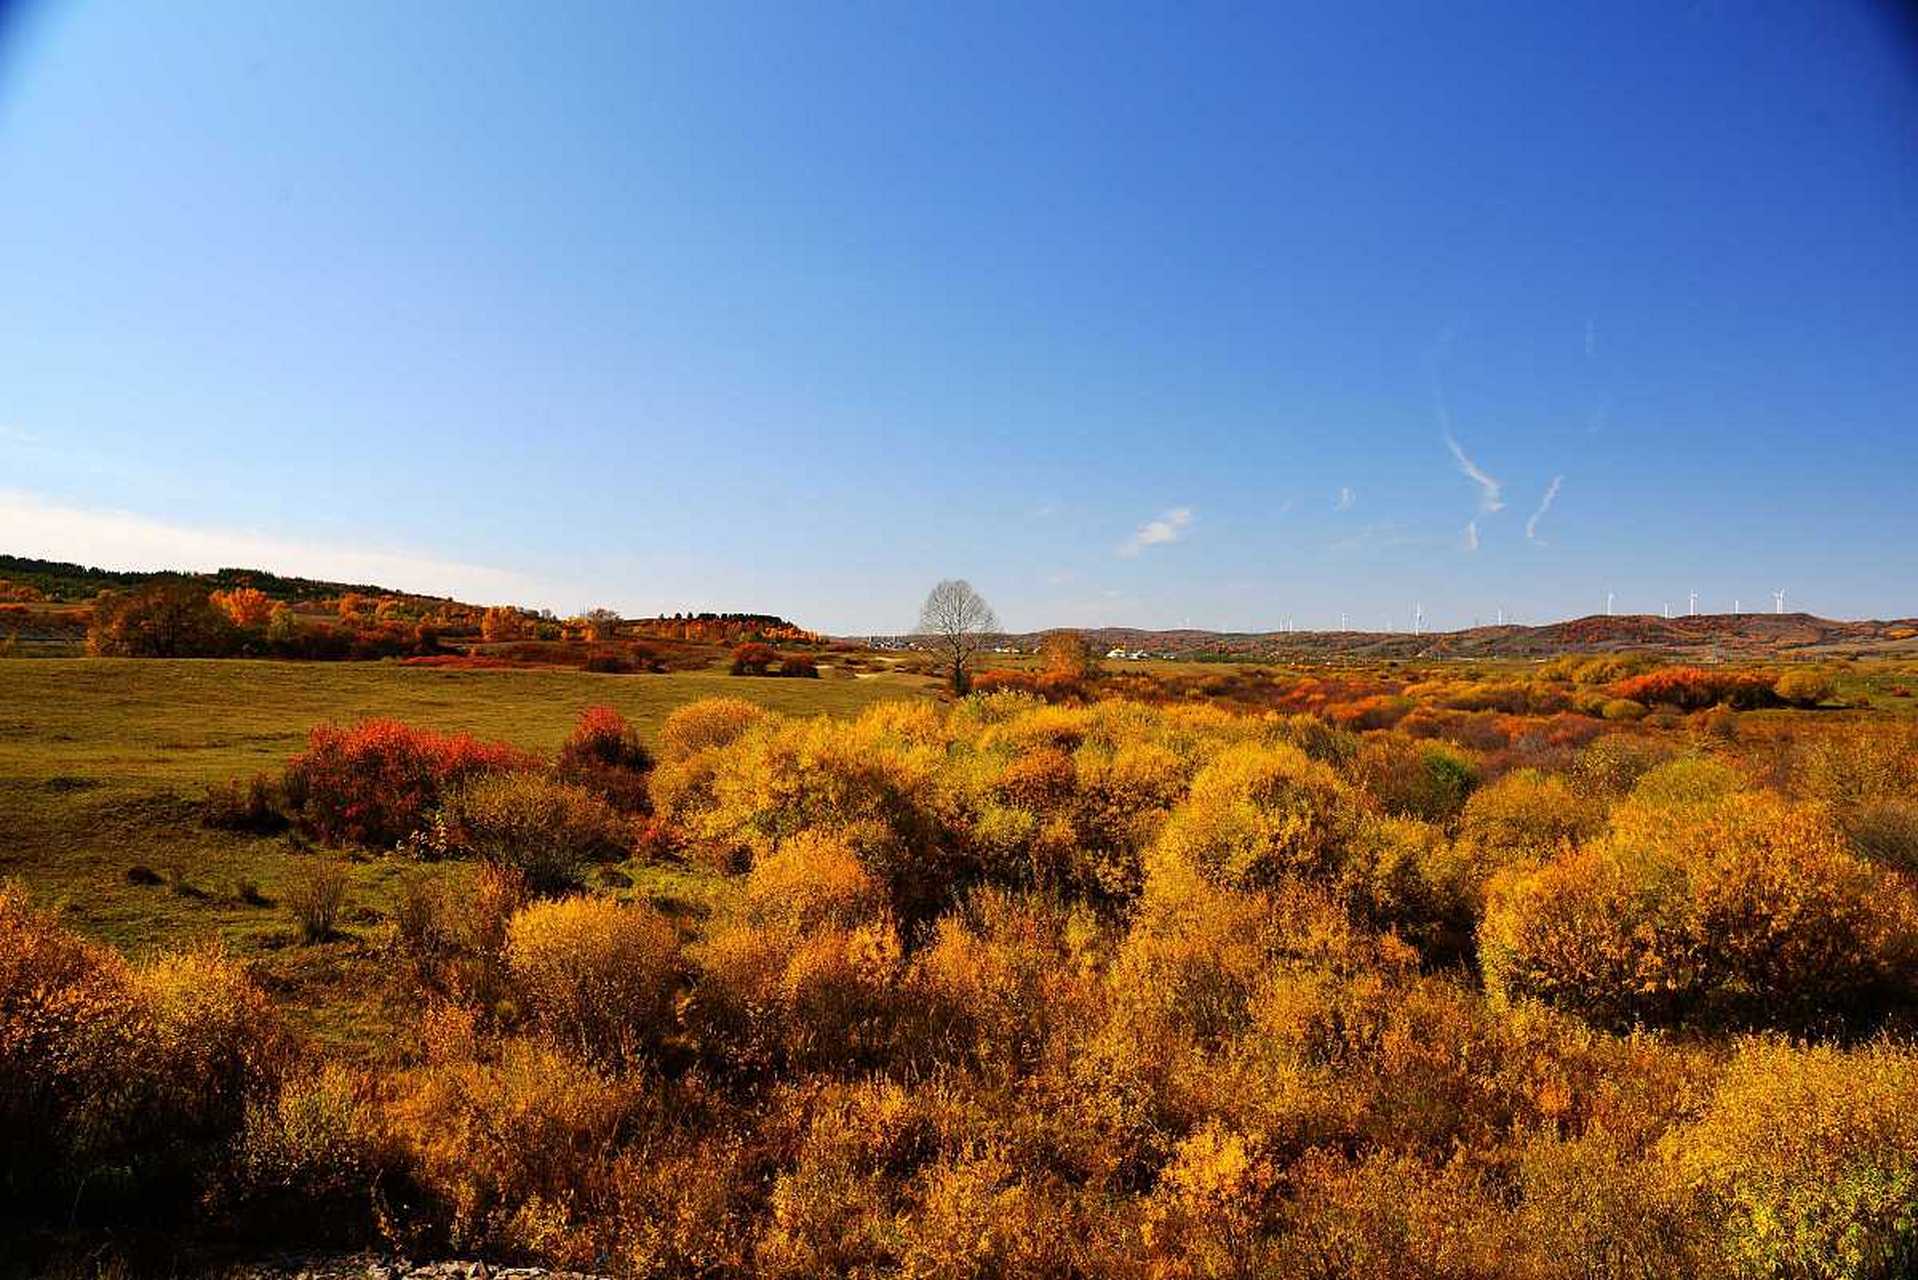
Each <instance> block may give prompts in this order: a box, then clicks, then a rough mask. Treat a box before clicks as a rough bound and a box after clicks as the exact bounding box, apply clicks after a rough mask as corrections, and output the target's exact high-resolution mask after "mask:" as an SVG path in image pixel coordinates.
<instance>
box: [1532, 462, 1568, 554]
mask: <svg viewBox="0 0 1918 1280" xmlns="http://www.w3.org/2000/svg"><path fill="white" fill-rule="evenodd" d="M1564 483H1565V477H1564V476H1553V477H1552V482H1551V483H1550V484H1548V485H1546V486H1545V496H1544V497H1543V498H1541V499H1539V503H1538V510H1536V511H1534V512H1533V513H1532V518H1531V519H1529V520H1527V521H1526V522H1525V536H1526V538H1528V539H1529V540H1531V541H1533V542H1537V541H1538V540H1539V538H1538V522H1539V521H1540V520H1542V519H1544V518H1545V513H1546V512H1547V511H1550V510H1551V509H1552V500H1553V499H1555V498H1557V497H1558V487H1559V486H1560V485H1562V484H1564Z"/></svg>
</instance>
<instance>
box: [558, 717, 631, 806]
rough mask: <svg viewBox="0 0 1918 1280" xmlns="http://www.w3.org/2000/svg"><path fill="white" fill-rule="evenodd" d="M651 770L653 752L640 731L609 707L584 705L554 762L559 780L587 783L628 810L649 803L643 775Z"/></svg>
mask: <svg viewBox="0 0 1918 1280" xmlns="http://www.w3.org/2000/svg"><path fill="white" fill-rule="evenodd" d="M652 769H653V757H652V754H651V753H650V752H648V751H647V750H646V747H645V744H644V743H642V742H640V740H639V733H638V731H637V730H635V729H634V728H633V726H632V725H631V724H629V723H627V720H626V717H625V716H622V715H621V714H619V712H617V711H615V710H613V709H612V708H611V707H588V708H587V709H586V710H585V711H584V712H583V713H581V715H580V717H579V723H577V724H575V725H574V726H573V732H572V734H571V735H570V736H569V737H568V738H567V739H566V744H565V745H564V746H562V747H561V748H560V749H559V759H558V760H556V761H555V762H554V764H553V772H554V774H555V775H556V776H557V777H558V778H559V780H560V781H562V782H571V783H574V784H576V785H578V786H582V787H585V788H586V789H587V790H588V791H591V792H593V793H594V794H596V795H598V796H600V797H601V798H602V799H604V800H605V801H606V802H607V803H608V804H611V805H612V806H613V807H614V808H616V809H620V810H623V811H625V812H627V813H644V812H646V811H647V809H648V808H649V807H650V801H649V799H648V796H647V790H646V776H647V775H648V774H649V773H651V772H652Z"/></svg>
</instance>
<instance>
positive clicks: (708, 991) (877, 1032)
mask: <svg viewBox="0 0 1918 1280" xmlns="http://www.w3.org/2000/svg"><path fill="white" fill-rule="evenodd" d="M694 959H695V961H696V963H697V966H698V970H699V980H698V983H697V985H696V987H695V989H694V991H693V998H692V1003H691V1005H690V1007H689V1009H688V1020H689V1023H690V1024H691V1027H692V1030H693V1033H694V1036H695V1039H696V1040H697V1041H698V1044H699V1047H700V1048H701V1050H702V1051H703V1052H704V1054H705V1055H706V1057H707V1059H708V1060H709V1061H710V1062H712V1063H713V1064H714V1065H715V1066H716V1067H719V1068H722V1069H727V1070H736V1071H746V1072H760V1073H764V1072H768V1071H772V1070H776V1069H778V1068H780V1067H784V1066H794V1067H805V1066H829V1065H844V1064H858V1063H870V1062H873V1061H877V1060H880V1059H882V1058H883V1057H884V1056H885V1053H886V1051H887V1050H888V1048H889V1047H890V1043H891V1038H892V1028H893V1017H894V1014H895V1012H896V1009H897V998H896V997H897V994H898V989H899V980H900V977H901V973H902V969H901V964H902V955H901V951H900V947H899V939H898V934H897V930H896V928H895V926H894V924H893V922H892V920H891V918H890V917H888V916H882V917H880V918H879V919H877V920H873V921H871V922H869V923H866V924H862V925H860V926H858V927H857V928H851V929H848V928H844V927H841V926H837V925H832V924H821V925H819V926H817V927H815V928H813V929H811V930H808V931H801V930H799V929H797V928H794V927H791V926H789V925H778V924H770V925H756V924H754V923H753V922H751V921H750V920H742V921H738V922H736V923H733V924H731V925H728V926H725V927H722V928H720V929H718V930H716V931H715V932H714V933H713V934H712V935H711V936H709V937H708V938H707V939H705V941H703V942H702V943H701V944H700V946H699V947H698V948H697V950H696V951H695V953H694Z"/></svg>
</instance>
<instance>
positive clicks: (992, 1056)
mask: <svg viewBox="0 0 1918 1280" xmlns="http://www.w3.org/2000/svg"><path fill="white" fill-rule="evenodd" d="M1102 942H1103V935H1102V932H1101V930H1100V929H1099V927H1098V926H1097V925H1096V924H1094V923H1093V922H1092V921H1091V920H1090V919H1089V917H1088V916H1087V915H1086V914H1085V913H1084V912H1083V909H1081V911H1080V912H1079V913H1076V914H1075V913H1071V912H1068V911H1067V910H1065V909H1063V908H1062V907H1060V906H1058V905H1057V904H1056V903H1055V902H1053V901H1051V900H1048V899H1046V898H1043V897H1038V896H1028V897H1022V898H1021V897H1013V896H1011V895H1009V894H1007V893H1004V892H1002V891H999V890H982V891H980V892H979V893H977V894H975V895H974V896H973V897H972V899H971V900H970V901H968V902H967V904H966V907H965V909H964V910H963V911H959V912H954V913H952V914H950V915H947V916H945V917H943V918H942V919H941V920H940V921H939V924H938V927H937V929H936V930H935V932H934V934H933V937H932V941H931V942H930V943H929V944H928V945H927V946H926V947H925V948H924V949H923V950H922V951H921V952H920V953H919V955H918V956H917V957H916V958H915V962H914V966H913V997H912V1007H913V1009H914V1011H915V1012H916V1013H918V1014H919V1015H921V1016H922V1017H924V1018H925V1019H926V1020H927V1021H928V1022H929V1023H930V1024H931V1025H930V1026H929V1027H928V1028H927V1031H926V1038H927V1039H928V1040H929V1042H930V1043H929V1044H928V1045H926V1046H925V1048H926V1049H927V1050H928V1053H927V1056H932V1053H931V1052H930V1051H931V1050H934V1049H936V1050H938V1056H941V1057H944V1058H947V1059H951V1058H955V1057H961V1058H967V1059H970V1060H972V1061H974V1062H983V1063H993V1064H996V1065H1001V1066H1009V1067H1013V1068H1017V1069H1023V1070H1030V1069H1032V1068H1034V1067H1036V1066H1037V1065H1038V1063H1039V1061H1040V1059H1041V1057H1042V1056H1043V1055H1044V1054H1045V1053H1046V1051H1047V1050H1048V1048H1051V1049H1054V1050H1063V1049H1064V1048H1065V1046H1067V1045H1069V1044H1071V1043H1073V1042H1074V1041H1075V1040H1076V1038H1077V1035H1078V1034H1079V1033H1081V1032H1083V1031H1084V1030H1085V1029H1086V1028H1087V1027H1088V1026H1089V1024H1090V1022H1091V1020H1092V1019H1093V1018H1094V1017H1095V1016H1096V1013H1097V1008H1098V1003H1099V996H1098V990H1099V984H1098V978H1097V967H1098V952H1099V948H1100V946H1101V944H1102Z"/></svg>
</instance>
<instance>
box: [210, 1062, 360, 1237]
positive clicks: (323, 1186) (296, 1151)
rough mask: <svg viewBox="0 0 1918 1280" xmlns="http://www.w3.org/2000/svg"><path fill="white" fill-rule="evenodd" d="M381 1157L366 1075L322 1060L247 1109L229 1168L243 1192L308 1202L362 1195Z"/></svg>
mask: <svg viewBox="0 0 1918 1280" xmlns="http://www.w3.org/2000/svg"><path fill="white" fill-rule="evenodd" d="M384 1162H385V1143H384V1139H383V1136H382V1134H381V1133H380V1129H379V1120H378V1113H377V1111H376V1108H375V1107H374V1105H373V1101H372V1082H371V1081H370V1080H369V1079H368V1077H367V1076H366V1075H365V1073H363V1072H360V1071H356V1070H354V1069H352V1068H351V1067H348V1066H346V1065H344V1064H342V1063H337V1062H328V1063H324V1064H322V1065H321V1066H320V1067H319V1068H318V1069H316V1070H313V1071H310V1072H308V1073H306V1074H303V1075H299V1076H296V1077H294V1078H292V1079H289V1080H287V1081H286V1082H285V1083H284V1084H283V1085H282V1086H281V1087H280V1090H279V1092H278V1093H277V1094H275V1095H274V1096H272V1097H271V1098H263V1099H260V1100H258V1101H255V1102H254V1103H253V1104H252V1105H251V1106H249V1107H248V1108H247V1113H246V1127H245V1129H244V1130H243V1131H242V1132H241V1134H240V1135H239V1139H238V1150H237V1153H236V1160H235V1164H236V1170H235V1172H236V1177H237V1180H238V1182H239V1188H240V1194H241V1195H242V1196H243V1197H246V1198H249V1199H259V1200H266V1201H269V1202H271V1201H284V1200H286V1199H291V1200H293V1201H295V1202H297V1203H303V1204H310V1203H311V1202H312V1201H313V1200H315V1199H320V1198H328V1199H335V1200H349V1199H360V1198H364V1197H367V1196H368V1195H369V1193H370V1191H371V1189H372V1186H373V1183H374V1180H375V1178H377V1176H378V1175H379V1173H380V1171H381V1167H382V1165H383V1164H384Z"/></svg>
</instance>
